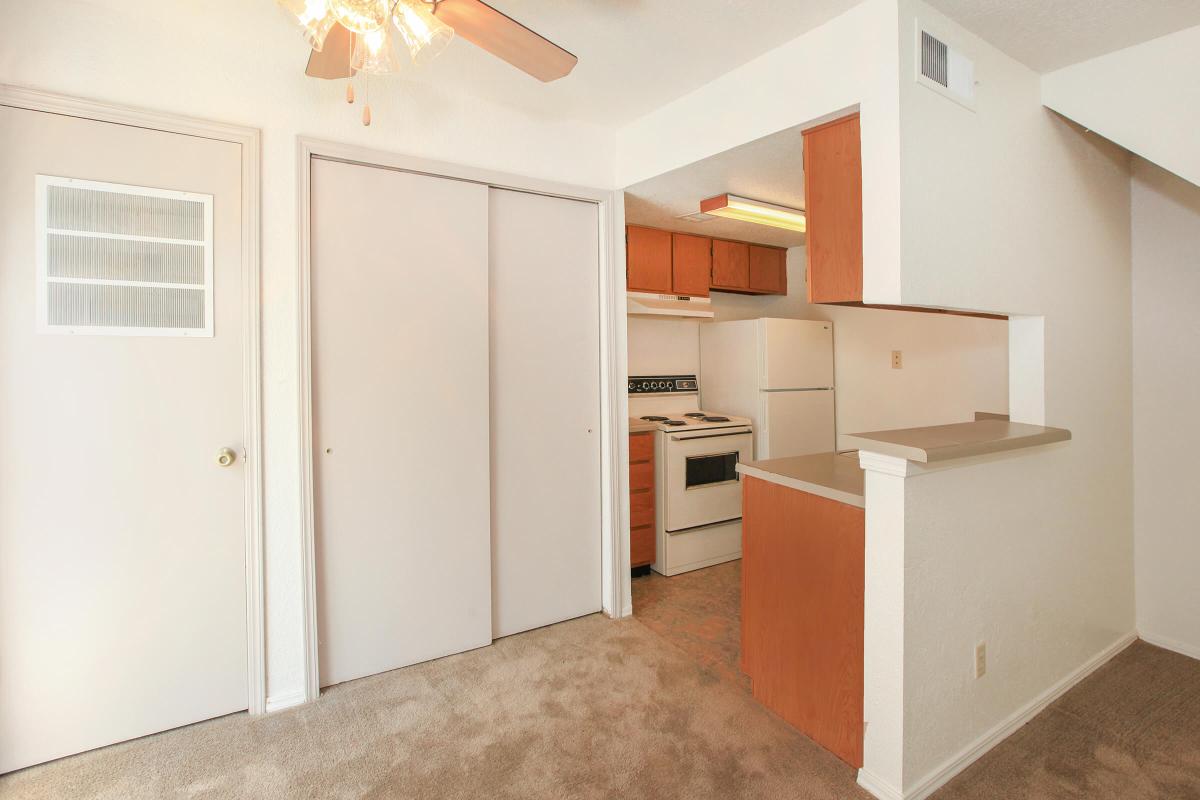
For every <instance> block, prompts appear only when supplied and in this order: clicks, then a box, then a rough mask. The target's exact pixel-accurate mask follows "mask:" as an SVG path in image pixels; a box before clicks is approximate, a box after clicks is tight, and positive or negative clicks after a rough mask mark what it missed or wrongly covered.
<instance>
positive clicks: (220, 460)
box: [217, 447, 237, 467]
mask: <svg viewBox="0 0 1200 800" xmlns="http://www.w3.org/2000/svg"><path fill="white" fill-rule="evenodd" d="M235 461H237V453H235V452H233V451H232V450H230V449H229V448H228V447H222V448H221V449H220V450H218V451H217V464H218V465H219V466H222V467H228V466H230V465H232V464H233V462H235Z"/></svg>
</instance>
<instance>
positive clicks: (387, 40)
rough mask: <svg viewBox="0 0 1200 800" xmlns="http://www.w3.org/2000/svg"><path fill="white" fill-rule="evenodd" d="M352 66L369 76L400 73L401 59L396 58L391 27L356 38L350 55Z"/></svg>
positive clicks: (387, 26) (385, 26)
mask: <svg viewBox="0 0 1200 800" xmlns="http://www.w3.org/2000/svg"><path fill="white" fill-rule="evenodd" d="M350 66H352V67H354V69H356V70H358V71H359V72H365V73H367V74H368V75H388V74H391V73H393V72H399V71H400V67H401V64H400V59H399V58H397V57H396V48H395V47H394V45H393V37H392V30H391V26H390V25H384V26H383V27H382V28H380V29H379V30H377V31H371V32H370V33H363V34H359V35H358V36H356V37H354V51H353V52H352V53H351V54H350Z"/></svg>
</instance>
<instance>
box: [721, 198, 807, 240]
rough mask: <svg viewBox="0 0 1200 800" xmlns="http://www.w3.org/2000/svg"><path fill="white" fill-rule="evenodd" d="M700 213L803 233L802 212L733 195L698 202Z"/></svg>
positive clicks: (803, 220) (803, 221)
mask: <svg viewBox="0 0 1200 800" xmlns="http://www.w3.org/2000/svg"><path fill="white" fill-rule="evenodd" d="M700 211H701V213H703V214H715V215H716V216H718V217H725V218H726V219H735V220H738V221H740V222H752V223H754V224H755V225H769V226H771V227H773V228H783V229H785V230H789V231H799V232H800V233H804V231H805V228H806V225H805V217H804V212H803V211H801V210H800V209H797V208H789V207H787V206H780V205H775V204H774V203H764V202H763V201H761V200H751V199H750V198H748V197H739V196H737V195H735V194H719V195H717V196H716V197H710V198H708V199H707V200H701V201H700Z"/></svg>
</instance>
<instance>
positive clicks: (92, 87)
mask: <svg viewBox="0 0 1200 800" xmlns="http://www.w3.org/2000/svg"><path fill="white" fill-rule="evenodd" d="M306 57H307V53H306V50H305V48H304V45H303V42H302V41H301V40H300V38H299V36H298V35H297V34H296V33H295V32H294V31H293V30H292V29H291V27H290V26H289V25H288V24H287V22H286V21H285V19H284V18H283V17H282V16H280V13H279V12H278V10H277V9H276V8H275V5H274V3H273V2H270V0H258V1H257V2H253V3H247V2H239V1H238V0H212V2H205V3H182V2H170V3H163V2H154V1H153V0H91V1H90V2H86V3H80V2H70V1H69V0H45V1H44V2H38V3H20V4H12V3H9V4H6V5H5V13H4V23H3V25H0V82H3V83H8V84H16V85H20V86H25V87H29V88H36V89H45V90H48V91H53V92H60V93H64V94H71V95H77V96H81V97H86V98H89V99H95V100H103V101H109V102H116V103H122V104H126V105H133V106H140V107H146V108H153V109H155V110H159V111H173V112H178V113H183V114H187V115H190V116H196V117H205V118H210V119H216V120H220V121H224V122H233V123H240V124H243V125H248V126H252V127H257V128H261V129H262V131H263V169H262V173H263V174H262V178H263V219H262V233H263V248H262V255H263V285H262V297H263V339H262V346H263V359H262V365H263V401H264V404H265V416H264V436H265V441H264V470H265V484H266V485H265V497H264V503H265V506H264V514H265V524H266V530H265V549H266V552H265V557H266V588H267V663H268V696H271V697H282V696H286V695H288V694H290V693H293V692H296V691H299V690H301V689H302V688H303V677H302V669H303V653H302V641H301V633H302V616H301V606H300V602H301V598H302V591H301V582H300V519H299V513H300V512H299V508H300V488H299V477H300V476H299V470H298V464H299V452H298V444H299V442H298V433H297V431H298V428H297V426H298V425H299V419H298V407H299V401H298V397H299V391H300V387H299V368H298V361H299V353H298V345H297V338H296V336H297V333H296V331H297V324H298V319H297V309H296V302H297V278H296V275H297V270H296V264H297V261H296V238H297V233H296V185H295V184H296V141H295V137H296V136H297V135H298V134H303V135H308V136H318V137H322V138H327V139H332V140H336V141H341V142H348V143H353V144H362V145H367V146H370V147H373V148H377V149H381V150H392V151H396V152H401V153H404V154H407V155H412V156H419V157H425V158H432V159H439V160H444V161H452V162H457V163H461V164H468V165H472V166H479V167H486V168H491V169H496V170H503V171H507V172H512V173H517V174H522V175H527V176H530V177H536V178H548V179H553V180H556V181H563V182H572V183H577V184H582V185H591V186H598V187H602V188H608V187H609V186H611V181H612V164H613V133H612V131H611V130H609V129H606V128H601V127H596V126H591V125H584V124H579V123H571V122H559V121H554V120H549V119H542V118H539V119H533V118H530V117H528V116H525V115H523V114H520V113H516V112H514V111H512V110H510V109H506V108H504V107H501V106H498V105H495V104H492V103H490V102H488V101H487V99H486V98H480V97H478V96H467V95H465V94H462V93H459V92H456V91H455V89H454V87H444V86H441V85H438V84H436V83H432V82H431V83H418V82H416V81H413V80H407V79H398V80H395V81H392V82H391V83H390V84H389V83H388V82H387V81H385V80H381V81H378V82H376V83H375V84H374V86H373V88H372V98H371V100H372V106H373V109H374V120H375V121H374V124H373V125H372V126H371V127H370V128H364V127H363V126H362V125H361V124H360V123H359V118H358V110H357V109H356V108H352V107H348V106H347V105H346V103H345V101H344V99H343V92H344V91H345V89H344V85H343V83H342V82H340V81H339V82H323V81H317V80H313V79H311V78H307V77H305V76H304V74H303V68H304V63H305V59H306Z"/></svg>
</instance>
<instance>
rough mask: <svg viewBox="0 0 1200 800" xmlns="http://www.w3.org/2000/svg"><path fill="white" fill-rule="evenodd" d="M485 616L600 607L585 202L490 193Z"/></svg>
mask: <svg viewBox="0 0 1200 800" xmlns="http://www.w3.org/2000/svg"><path fill="white" fill-rule="evenodd" d="M489 205H490V234H489V242H490V261H491V359H492V363H491V367H492V369H491V391H492V558H493V561H492V582H493V583H492V586H493V589H492V604H493V605H492V617H493V633H494V635H496V636H507V635H509V634H512V633H517V632H519V631H524V630H529V629H530V628H536V627H540V626H542V625H549V624H550V623H552V622H560V621H562V620H564V619H571V618H572V617H578V616H582V615H583V614H590V613H592V612H595V611H599V610H600V605H601V598H600V591H601V590H600V335H599V325H600V320H599V238H598V237H599V227H598V219H597V214H598V209H597V206H596V205H595V204H594V203H585V202H579V201H575V200H565V199H562V198H557V197H545V196H542V195H536V194H528V193H524V192H515V191H508V190H503V189H492V190H491V191H490V203H489Z"/></svg>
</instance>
